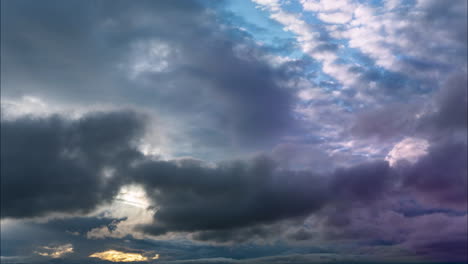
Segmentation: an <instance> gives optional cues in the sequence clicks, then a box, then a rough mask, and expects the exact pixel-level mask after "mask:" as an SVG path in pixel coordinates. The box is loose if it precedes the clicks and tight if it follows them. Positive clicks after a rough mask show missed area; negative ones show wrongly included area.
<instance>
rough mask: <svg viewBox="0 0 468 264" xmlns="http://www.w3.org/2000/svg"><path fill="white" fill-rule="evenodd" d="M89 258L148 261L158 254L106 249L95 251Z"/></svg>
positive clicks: (155, 257)
mask: <svg viewBox="0 0 468 264" xmlns="http://www.w3.org/2000/svg"><path fill="white" fill-rule="evenodd" d="M89 257H90V258H98V259H102V260H107V261H112V262H134V261H149V260H151V259H158V258H159V254H156V255H155V256H154V257H152V258H150V257H145V256H143V255H142V254H139V253H125V252H122V251H117V250H112V249H111V250H107V251H104V252H96V253H94V254H91V255H90V256H89Z"/></svg>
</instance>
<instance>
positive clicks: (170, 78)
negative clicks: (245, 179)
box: [1, 1, 293, 152]
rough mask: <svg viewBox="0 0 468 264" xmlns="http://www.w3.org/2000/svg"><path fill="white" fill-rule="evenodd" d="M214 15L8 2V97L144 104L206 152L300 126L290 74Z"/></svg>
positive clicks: (149, 7) (185, 5)
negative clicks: (294, 116)
mask: <svg viewBox="0 0 468 264" xmlns="http://www.w3.org/2000/svg"><path fill="white" fill-rule="evenodd" d="M58 10H60V11H58ZM20 17H22V19H19V18H20ZM217 19H218V18H217V17H216V16H215V15H213V14H212V13H210V12H208V11H207V10H206V9H205V8H204V7H203V6H201V5H199V4H198V3H197V2H196V1H176V2H174V1H157V2H154V1H142V2H140V3H139V5H138V6H136V5H130V4H129V3H128V2H125V1H117V2H113V3H112V4H110V3H107V2H82V1H72V2H70V3H68V4H64V3H63V2H61V1H47V2H41V3H39V2H35V1H15V2H5V3H2V47H1V49H2V54H5V56H2V65H4V67H2V76H5V78H2V95H3V96H8V97H15V98H16V97H19V96H23V95H33V96H39V97H42V96H43V97H47V98H49V99H50V100H56V101H59V102H62V103H70V102H72V103H85V104H89V103H90V102H91V103H109V102H112V103H121V104H126V105H133V106H144V107H147V108H149V109H152V110H154V111H156V112H157V113H158V114H159V115H160V116H161V117H160V118H168V119H171V122H172V123H173V122H176V121H174V119H177V120H180V121H177V122H176V124H177V126H176V127H177V128H178V129H180V128H181V129H182V131H178V132H177V133H181V134H182V135H183V136H180V134H176V135H177V136H178V138H181V139H182V140H185V141H188V140H187V137H188V138H190V139H191V140H190V143H191V144H196V145H197V147H200V148H203V147H205V148H206V146H216V145H221V146H223V147H230V145H229V144H230V143H229V142H234V143H235V145H236V146H238V145H242V146H244V147H245V146H252V145H256V144H263V143H268V142H270V140H271V139H272V138H276V137H277V136H279V135H281V134H283V133H284V132H285V131H286V130H287V129H288V128H289V127H290V126H292V125H293V119H292V115H291V112H292V104H293V94H292V93H293V91H292V90H288V89H286V88H285V87H283V85H282V84H280V83H281V82H283V83H284V82H285V81H287V80H289V78H290V77H291V74H292V73H289V72H288V71H287V69H284V68H281V67H280V68H273V67H271V66H270V65H269V63H268V61H267V59H266V58H265V56H264V54H263V52H262V51H261V50H260V49H259V48H255V44H254V42H253V40H252V39H250V38H249V37H248V35H246V34H244V33H242V31H239V30H237V29H235V28H233V27H230V25H229V24H225V25H222V26H220V25H219V24H217V23H216V21H218V20H217ZM223 26H224V29H223V28H222V27H223ZM32 43H34V44H32ZM44 56H47V57H46V58H45V57H44ZM132 76H133V77H132ZM266 95H267V96H266ZM193 124H197V125H196V126H194V125H193ZM168 125H171V124H170V123H168ZM172 125H175V124H172ZM216 139H217V140H216ZM197 142H199V143H197ZM181 152H182V151H181Z"/></svg>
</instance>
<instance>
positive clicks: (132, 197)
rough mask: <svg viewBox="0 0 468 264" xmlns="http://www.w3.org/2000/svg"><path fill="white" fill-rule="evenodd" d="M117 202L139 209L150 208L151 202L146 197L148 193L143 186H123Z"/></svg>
mask: <svg viewBox="0 0 468 264" xmlns="http://www.w3.org/2000/svg"><path fill="white" fill-rule="evenodd" d="M116 200H117V201H119V202H122V203H125V204H128V205H132V206H135V207H139V208H144V209H146V208H148V206H149V205H150V202H149V200H148V198H147V197H146V193H145V191H144V190H143V188H142V187H141V186H137V185H127V186H123V187H122V189H121V190H120V192H119V194H118V195H117V197H116Z"/></svg>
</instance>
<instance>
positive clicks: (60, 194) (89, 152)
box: [1, 112, 143, 217]
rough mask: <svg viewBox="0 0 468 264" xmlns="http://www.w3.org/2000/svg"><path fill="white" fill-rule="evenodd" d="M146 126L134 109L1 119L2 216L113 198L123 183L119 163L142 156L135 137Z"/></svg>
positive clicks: (80, 207)
mask: <svg viewBox="0 0 468 264" xmlns="http://www.w3.org/2000/svg"><path fill="white" fill-rule="evenodd" d="M142 130H143V125H142V121H141V119H140V117H138V116H137V115H136V114H135V113H132V112H115V113H107V114H105V113H94V114H91V115H88V116H85V117H83V118H80V119H78V120H73V121H71V120H67V119H64V118H62V117H60V116H52V117H49V118H33V117H23V118H20V119H15V120H3V119H2V123H1V163H2V166H1V180H2V184H1V198H2V199H1V204H2V217H32V216H39V215H44V214H46V213H51V212H74V211H89V210H91V209H93V208H94V207H95V206H96V205H97V204H100V203H104V202H108V201H110V200H111V199H112V198H113V196H114V195H115V194H116V192H117V191H118V190H119V188H120V186H121V185H122V181H123V178H122V175H121V174H120V173H119V171H120V170H121V169H120V167H122V166H126V165H127V163H128V162H129V160H130V159H131V158H134V157H136V156H138V155H140V154H139V152H137V151H136V149H135V148H134V146H133V142H132V140H134V139H135V137H137V136H138V135H139V134H140V133H141V132H142ZM105 170H108V172H109V173H110V172H112V171H114V172H115V173H114V175H106V172H105Z"/></svg>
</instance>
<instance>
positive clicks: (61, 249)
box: [35, 244, 73, 258]
mask: <svg viewBox="0 0 468 264" xmlns="http://www.w3.org/2000/svg"><path fill="white" fill-rule="evenodd" d="M35 253H36V254H38V255H40V256H43V257H50V258H61V257H63V256H64V255H67V254H70V253H73V246H72V244H65V245H61V246H56V247H47V246H45V247H41V249H40V250H39V251H36V252H35Z"/></svg>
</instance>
